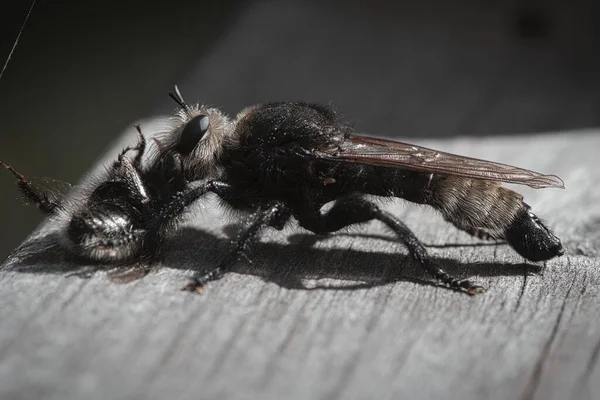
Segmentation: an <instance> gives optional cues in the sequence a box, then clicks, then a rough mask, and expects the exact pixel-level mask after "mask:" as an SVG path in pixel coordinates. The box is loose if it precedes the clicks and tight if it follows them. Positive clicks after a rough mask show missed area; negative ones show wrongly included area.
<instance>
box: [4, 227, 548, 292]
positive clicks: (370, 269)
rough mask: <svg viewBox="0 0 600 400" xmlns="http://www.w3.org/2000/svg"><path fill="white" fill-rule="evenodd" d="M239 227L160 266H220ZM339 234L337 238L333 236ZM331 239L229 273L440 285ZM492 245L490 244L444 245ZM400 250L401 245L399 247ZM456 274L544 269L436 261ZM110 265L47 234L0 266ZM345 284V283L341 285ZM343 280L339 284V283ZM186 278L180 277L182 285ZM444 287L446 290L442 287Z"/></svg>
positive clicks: (165, 258) (407, 265) (265, 250)
mask: <svg viewBox="0 0 600 400" xmlns="http://www.w3.org/2000/svg"><path fill="white" fill-rule="evenodd" d="M236 227H237V225H228V226H226V227H224V229H223V232H224V233H225V234H226V235H227V236H230V238H223V237H217V236H215V235H213V234H211V233H208V232H206V231H203V230H199V229H196V228H191V227H187V228H183V229H182V230H181V231H179V232H178V234H176V235H175V236H173V237H170V238H169V239H167V241H166V243H165V246H164V248H165V250H164V252H163V254H162V256H161V257H160V260H159V261H158V263H157V264H158V265H160V267H161V268H169V269H178V270H183V271H202V270H204V269H210V268H212V267H213V266H214V265H217V264H218V263H219V261H220V260H221V258H222V255H223V254H225V253H226V252H227V250H228V249H229V246H230V244H231V238H232V237H233V232H237V229H236ZM336 235H337V234H336ZM341 235H347V236H356V239H354V240H361V239H362V238H361V236H368V237H371V238H376V239H382V240H393V239H392V238H387V237H386V236H383V235H382V236H378V235H360V234H358V235H353V234H344V233H341ZM331 236H335V235H331ZM331 236H325V237H323V236H314V235H308V234H292V235H290V236H289V237H288V241H290V242H293V243H294V244H282V243H270V242H266V243H265V242H261V243H259V244H258V245H257V246H256V247H255V251H254V254H253V256H252V261H251V262H249V261H248V260H241V261H240V262H238V263H237V264H236V265H235V266H234V267H233V268H232V269H231V271H230V272H235V273H238V274H243V275H252V276H257V277H259V278H261V279H263V280H265V281H267V282H273V283H275V284H277V285H279V286H281V287H283V288H287V289H299V290H315V289H331V290H355V289H364V288H371V287H376V286H383V285H386V284H390V283H393V282H398V281H408V282H415V283H418V284H423V285H428V286H438V283H437V282H435V281H433V280H431V278H430V277H429V276H428V275H427V273H426V272H425V271H423V269H422V268H420V267H419V265H418V264H416V263H415V262H414V261H413V260H412V258H411V257H410V256H409V255H408V254H402V253H400V254H389V253H378V252H372V251H361V250H354V249H343V248H328V249H320V248H316V247H314V244H315V243H316V242H317V241H318V240H323V239H325V238H327V237H331ZM481 245H483V246H488V245H490V244H488V243H480V244H477V243H476V244H465V245H460V244H456V245H452V244H450V245H444V246H451V247H452V246H465V247H471V246H481ZM397 247H398V248H400V247H401V246H400V245H397ZM434 259H435V260H436V262H438V263H439V264H440V265H443V266H444V267H445V268H446V269H447V270H448V271H451V272H452V273H453V274H455V275H457V276H459V277H464V278H467V277H469V276H473V275H478V276H482V277H485V276H491V277H493V276H522V275H523V273H524V272H526V273H532V274H535V273H538V272H540V270H541V267H539V266H537V265H532V264H526V263H518V264H508V265H507V264H504V263H497V262H486V263H463V262H458V261H456V260H452V259H447V258H435V257H434ZM111 267H114V266H108V265H89V263H86V262H85V261H84V260H81V259H78V258H77V257H75V256H73V255H72V254H70V253H68V252H66V251H65V250H64V249H63V248H62V247H61V246H60V245H59V242H58V234H56V233H49V234H46V235H43V236H39V237H36V238H33V239H30V240H28V241H26V242H25V243H24V244H23V245H21V246H20V247H18V248H17V249H16V250H15V251H13V253H12V254H11V255H10V256H9V258H8V259H7V261H6V262H5V263H4V265H3V266H2V268H3V269H10V270H13V271H17V272H21V273H34V274H60V275H75V276H79V277H81V278H90V277H91V276H92V275H93V274H95V273H96V272H101V271H107V270H109V269H110V268H111ZM321 279H333V280H336V281H337V282H336V284H334V285H331V284H327V285H322V284H311V285H306V281H307V280H321ZM340 281H341V282H340ZM338 282H339V283H338ZM183 283H185V276H183V274H182V284H183ZM444 288H446V287H444Z"/></svg>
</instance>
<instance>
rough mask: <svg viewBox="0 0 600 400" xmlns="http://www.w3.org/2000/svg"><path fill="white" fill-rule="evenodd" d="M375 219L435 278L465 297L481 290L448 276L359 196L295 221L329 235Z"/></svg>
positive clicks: (403, 229) (399, 225) (398, 225)
mask: <svg viewBox="0 0 600 400" xmlns="http://www.w3.org/2000/svg"><path fill="white" fill-rule="evenodd" d="M373 219H376V220H379V221H381V222H383V223H384V224H386V225H387V226H388V227H389V228H391V229H392V230H393V231H394V232H395V233H396V234H397V235H398V237H399V238H400V240H401V241H402V242H403V243H404V245H405V246H406V247H407V249H408V251H409V252H410V254H411V256H412V257H413V258H414V259H415V260H416V261H417V262H418V263H419V264H421V265H422V266H423V267H424V268H425V269H426V270H427V271H428V272H430V273H431V274H432V275H433V276H434V277H435V278H436V279H439V280H440V281H442V282H443V283H444V284H446V285H448V286H449V287H451V288H453V289H457V290H461V291H464V292H466V293H468V294H477V293H481V292H483V291H484V289H483V288H482V287H480V286H477V285H474V284H473V283H471V282H470V281H468V280H459V279H456V278H454V277H452V276H451V275H449V274H448V273H447V272H446V271H444V270H443V269H442V268H440V267H439V266H437V265H436V264H435V263H434V262H433V261H432V260H431V257H430V256H429V254H428V253H427V249H426V248H425V246H424V245H423V243H421V242H420V241H419V239H418V238H417V237H416V236H415V235H414V233H412V232H411V231H410V229H409V228H408V227H407V226H406V225H405V224H404V223H403V222H402V221H400V220H399V219H398V218H396V217H394V216H393V215H391V214H390V213H388V212H386V211H383V210H381V209H380V208H379V207H378V206H377V205H376V204H373V203H371V202H369V201H367V200H364V199H362V198H360V197H348V198H345V199H341V200H338V201H337V202H336V203H335V204H334V206H333V207H332V208H331V209H330V210H329V211H328V212H326V213H325V214H321V213H320V212H317V213H316V214H315V213H312V214H305V215H299V216H298V220H299V223H300V225H301V226H302V227H304V228H306V229H309V230H311V231H313V232H315V233H320V234H323V233H329V232H335V231H337V230H340V229H342V228H344V227H347V226H349V225H353V224H357V223H362V222H367V221H370V220H373Z"/></svg>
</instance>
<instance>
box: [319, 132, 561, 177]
mask: <svg viewBox="0 0 600 400" xmlns="http://www.w3.org/2000/svg"><path fill="white" fill-rule="evenodd" d="M315 154H316V155H317V156H319V157H324V158H328V159H335V160H337V161H346V162H352V163H361V164H371V165H382V166H388V167H396V168H402V169H408V170H412V171H418V172H428V173H440V174H447V175H456V176H463V177H466V178H474V179H485V180H490V181H500V182H507V183H516V184H521V185H527V186H530V187H532V188H535V189H541V188H548V187H556V188H564V182H563V181H562V180H561V179H560V178H559V177H558V176H555V175H543V174H540V173H538V172H533V171H529V170H526V169H523V168H518V167H513V166H511V165H506V164H500V163H495V162H491V161H485V160H478V159H476V158H470V157H463V156H458V155H455V154H450V153H444V152H441V151H437V150H432V149H428V148H426V147H421V146H416V145H413V144H408V143H402V142H396V141H393V140H386V139H379V138H374V137H367V136H356V135H351V136H350V137H349V138H348V139H347V140H346V141H345V142H344V143H343V144H342V145H340V146H336V147H331V148H327V149H319V150H316V151H315Z"/></svg>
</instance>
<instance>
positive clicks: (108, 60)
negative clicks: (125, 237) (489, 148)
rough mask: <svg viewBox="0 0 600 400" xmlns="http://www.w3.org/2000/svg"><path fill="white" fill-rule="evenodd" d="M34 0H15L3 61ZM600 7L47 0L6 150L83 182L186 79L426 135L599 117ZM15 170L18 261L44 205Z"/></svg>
mask: <svg viewBox="0 0 600 400" xmlns="http://www.w3.org/2000/svg"><path fill="white" fill-rule="evenodd" d="M30 6H31V4H30V3H29V4H28V3H27V2H26V1H23V0H20V1H3V2H1V3H0V61H1V63H0V65H3V64H4V62H5V60H6V58H7V57H8V54H9V53H10V51H11V48H12V46H13V43H14V40H15V39H16V38H17V35H18V33H19V30H20V29H21V26H22V24H23V22H24V20H25V17H26V15H27V12H28V11H29V8H30ZM599 11H600V5H598V3H597V2H594V1H584V0H578V1H571V2H568V3H567V2H563V1H559V0H547V1H542V0H539V1H536V0H522V1H517V0H511V1H499V0H496V1H492V0H487V1H484V0H479V1H476V0H455V1H451V2H450V1H444V0H425V1H417V0H413V1H396V2H393V4H392V2H388V1H324V0H319V1H317V0H315V1H310V0H306V1H302V0H295V1H294V0H272V1H233V0H225V1H224V0H221V1H213V2H203V1H197V2H193V3H192V2H149V1H144V2H142V1H93V0H89V1H60V0H45V1H44V0H38V1H37V2H36V4H35V6H34V7H33V10H32V12H31V16H30V18H29V21H28V22H27V24H26V26H25V29H24V31H23V33H22V35H21V37H20V41H19V43H18V45H17V47H16V49H15V51H14V53H13V55H12V59H11V61H10V63H9V64H8V66H7V68H6V71H5V73H4V76H3V77H2V79H1V80H0V159H1V160H3V161H5V162H6V163H8V164H11V165H13V166H15V167H16V168H17V169H18V170H20V171H21V172H23V173H24V174H25V175H27V176H51V177H55V178H58V179H62V180H66V181H70V182H77V181H78V179H79V178H81V176H82V175H83V174H84V173H85V172H86V171H88V170H89V169H90V168H91V167H92V166H93V165H94V163H95V162H96V161H97V160H98V158H99V157H100V156H101V155H102V154H103V153H104V152H105V151H106V150H107V149H109V148H110V147H111V143H113V141H114V140H115V139H116V138H118V137H119V136H120V135H121V134H122V132H123V131H124V130H125V129H127V128H129V127H131V125H133V124H134V123H135V122H136V121H138V120H140V119H143V118H147V117H152V116H156V115H165V114H169V113H171V112H172V111H173V109H174V105H173V104H172V102H171V100H170V99H169V98H168V96H167V92H168V91H169V90H170V89H171V88H172V86H173V85H174V84H178V85H179V87H180V89H181V91H182V93H183V95H184V97H185V98H186V99H187V100H188V101H189V102H194V101H200V102H203V103H205V104H210V105H215V106H219V107H222V108H223V109H224V110H225V111H226V112H228V113H230V114H235V112H237V111H238V110H239V109H241V108H242V107H244V106H246V105H249V104H251V103H256V102H261V101H269V100H309V101H318V102H332V103H333V104H334V105H336V106H337V108H338V109H339V110H340V111H341V112H343V113H344V114H345V115H346V116H347V117H348V118H349V119H350V120H351V121H353V122H354V123H355V125H356V129H357V130H359V131H361V132H368V133H371V134H375V135H380V136H396V137H403V138H412V139H413V140H417V141H418V140H419V139H420V138H432V137H448V136H458V135H464V136H472V135H477V136H483V137H485V136H488V135H516V134H524V133H530V132H549V133H551V132H558V131H564V130H568V129H579V128H589V127H597V126H598V125H599V124H600V91H599V89H600V87H599V86H600V85H599V83H600V74H599V73H598V71H600V52H599V49H600V27H599V24H598V23H597V21H598V17H600V13H599ZM146 133H152V132H146ZM518 150H519V151H531V152H532V157H535V149H518ZM499 161H501V160H499ZM557 162H560V160H557ZM0 172H1V173H0V227H1V228H2V229H0V258H2V259H4V258H5V257H6V256H7V255H8V253H9V252H10V251H11V250H12V249H13V248H14V247H15V246H17V245H18V244H19V243H20V242H21V241H22V240H23V239H24V238H25V237H26V236H27V235H28V234H29V233H31V231H32V230H33V229H34V228H35V226H36V225H37V224H38V223H39V222H40V221H41V220H42V218H43V216H42V214H41V213H40V212H38V211H37V210H36V209H33V208H28V207H23V205H22V203H21V202H20V201H18V198H19V194H18V192H17V190H16V187H15V185H14V181H13V178H12V176H11V175H10V174H9V173H7V172H6V171H0Z"/></svg>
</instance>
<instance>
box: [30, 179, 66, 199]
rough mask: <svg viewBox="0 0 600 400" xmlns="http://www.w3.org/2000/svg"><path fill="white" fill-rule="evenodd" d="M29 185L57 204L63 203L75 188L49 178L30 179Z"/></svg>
mask: <svg viewBox="0 0 600 400" xmlns="http://www.w3.org/2000/svg"><path fill="white" fill-rule="evenodd" d="M29 183H30V185H31V187H32V188H33V190H35V192H36V193H39V194H41V195H43V196H44V197H45V198H47V199H48V200H51V201H53V202H56V203H60V202H61V201H63V200H64V198H65V197H66V195H67V194H68V193H69V192H70V191H71V189H72V188H73V186H72V185H71V184H70V183H68V182H64V181H61V180H58V179H54V178H47V177H34V178H29Z"/></svg>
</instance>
